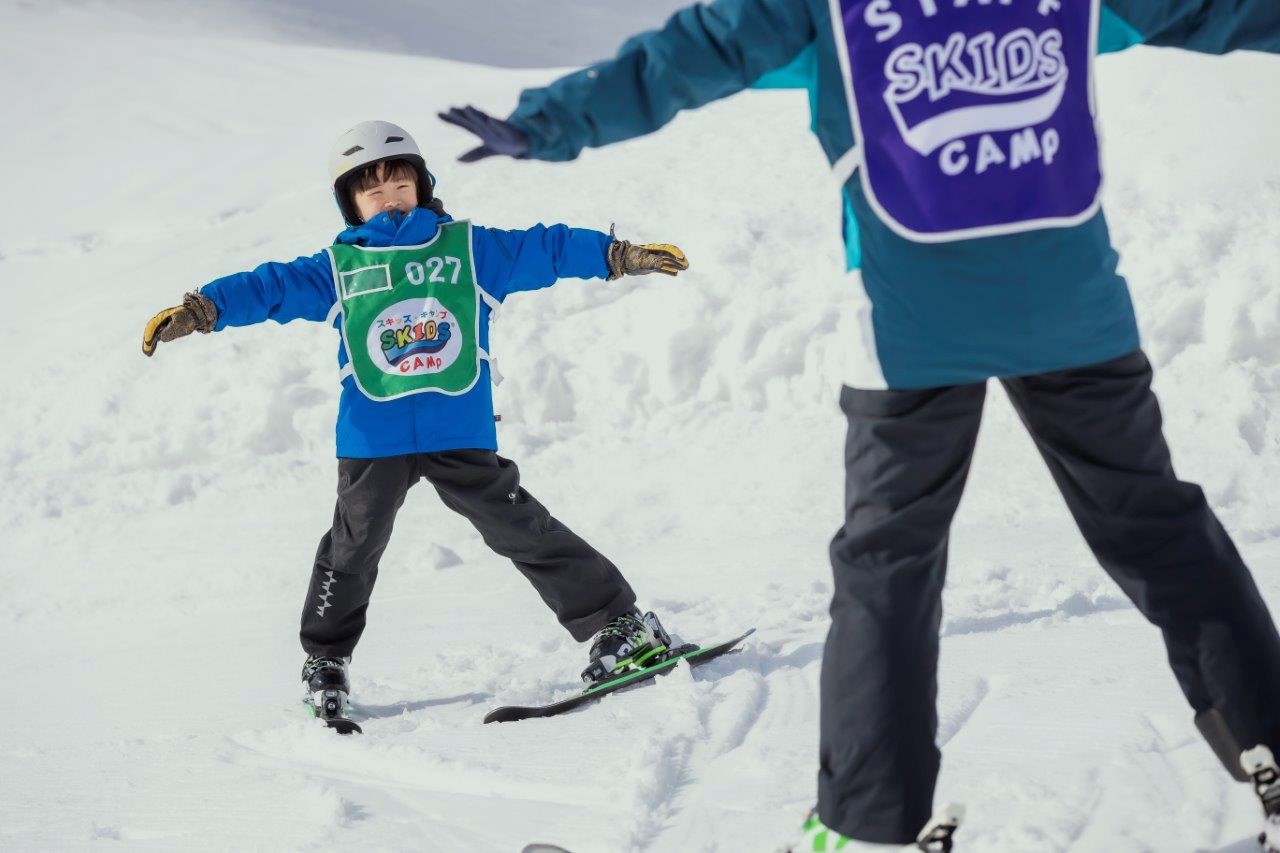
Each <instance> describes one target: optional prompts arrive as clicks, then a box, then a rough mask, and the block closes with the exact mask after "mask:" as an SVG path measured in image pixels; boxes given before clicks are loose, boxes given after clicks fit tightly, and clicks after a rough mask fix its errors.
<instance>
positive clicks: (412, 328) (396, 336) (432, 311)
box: [366, 298, 462, 376]
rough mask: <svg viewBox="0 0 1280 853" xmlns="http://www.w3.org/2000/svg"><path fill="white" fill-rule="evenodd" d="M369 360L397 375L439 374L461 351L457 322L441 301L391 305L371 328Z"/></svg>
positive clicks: (387, 371) (431, 300) (367, 340)
mask: <svg viewBox="0 0 1280 853" xmlns="http://www.w3.org/2000/svg"><path fill="white" fill-rule="evenodd" d="M366 345H367V347H368V350H369V357H370V358H371V359H373V363H374V364H376V365H377V366H378V367H379V369H381V370H382V371H383V372H384V373H389V374H392V375H394V376H417V375H421V374H426V373H439V372H440V371H442V370H444V369H445V368H447V367H448V366H449V365H451V364H453V363H454V361H456V360H457V358H458V353H459V352H461V350H462V336H461V335H460V334H459V330H458V326H457V319H456V318H455V317H454V316H453V314H452V313H451V312H450V311H449V310H448V309H446V308H445V307H444V306H443V305H442V304H440V302H439V300H437V299H434V298H428V299H407V300H404V301H402V302H397V303H396V304H394V305H392V306H390V307H389V308H387V309H386V310H385V311H383V312H382V313H381V314H380V315H379V316H378V318H377V319H375V320H374V321H373V322H372V323H370V325H369V334H368V337H367V339H366Z"/></svg>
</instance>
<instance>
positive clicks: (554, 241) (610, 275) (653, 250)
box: [473, 225, 689, 301]
mask: <svg viewBox="0 0 1280 853" xmlns="http://www.w3.org/2000/svg"><path fill="white" fill-rule="evenodd" d="M473 245H474V247H475V259H476V276H477V278H478V280H479V283H480V286H481V287H483V288H484V289H485V290H486V291H487V292H488V293H489V294H491V295H492V296H493V297H494V298H496V299H498V300H499V301H501V300H502V299H504V298H506V296H507V295H508V294H510V293H515V292H516V291H520V290H537V289H539V288H543V287H549V286H550V285H552V284H555V283H556V281H557V280H559V279H562V278H606V279H610V280H612V279H616V278H620V277H621V276H624V275H644V274H646V273H652V272H661V273H665V274H667V275H676V274H677V273H678V272H680V271H682V270H686V269H688V268H689V261H688V260H687V259H686V258H685V256H684V252H682V251H680V249H679V248H677V247H676V246H673V245H671V244H669V243H650V244H644V245H639V244H633V243H629V242H627V241H626V240H615V239H614V238H613V235H612V234H605V233H604V232H601V231H592V230H590V229H587V228H570V227H568V226H567V225H552V226H546V225H535V226H534V227H532V228H529V229H526V230H524V231H502V230H498V229H496V228H481V227H477V228H476V229H475V230H474V232H473Z"/></svg>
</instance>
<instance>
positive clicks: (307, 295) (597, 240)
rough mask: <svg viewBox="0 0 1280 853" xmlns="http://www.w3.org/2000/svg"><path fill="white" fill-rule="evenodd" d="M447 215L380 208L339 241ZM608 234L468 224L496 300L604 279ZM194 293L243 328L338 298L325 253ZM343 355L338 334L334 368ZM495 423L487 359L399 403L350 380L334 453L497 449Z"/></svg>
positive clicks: (410, 242) (399, 236)
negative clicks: (460, 380) (447, 386)
mask: <svg viewBox="0 0 1280 853" xmlns="http://www.w3.org/2000/svg"><path fill="white" fill-rule="evenodd" d="M449 221H451V219H450V217H449V216H446V215H438V214H436V213H435V212H434V211H432V210H429V209H427V208H422V207H420V208H417V209H416V210H413V211H411V212H410V213H409V214H408V215H407V216H401V215H392V214H387V213H382V214H379V215H378V216H375V217H374V218H373V219H370V220H369V221H368V222H367V223H365V224H364V225H361V226H358V227H355V228H348V229H347V230H345V231H343V232H342V233H341V234H339V235H338V236H337V238H336V240H335V241H334V242H335V243H347V244H355V245H362V246H415V245H420V244H422V243H426V242H427V241H429V240H431V238H432V237H434V236H435V233H436V229H437V228H438V227H439V226H440V224H441V223H442V222H449ZM611 241H612V238H611V237H610V236H609V235H608V234H603V233H601V232H599V231H590V230H586V229H582V228H569V227H567V226H565V225H552V226H545V225H536V226H534V227H533V228H529V229H527V230H524V231H501V230H498V229H494V228H481V227H479V226H476V227H474V228H473V229H472V253H473V256H474V258H475V268H476V277H477V280H478V283H479V284H480V286H481V287H483V288H484V289H485V291H486V292H487V293H489V294H490V295H491V296H493V297H494V298H495V299H496V300H497V301H498V302H501V301H503V300H504V299H505V298H506V297H507V296H508V295H509V294H511V293H515V292H517V291H521V290H537V289H539V288H543V287H548V286H549V285H552V284H554V283H555V282H556V280H557V279H561V278H606V277H608V275H609V269H608V265H607V263H606V260H605V253H606V250H607V249H608V246H609V243H610V242H611ZM200 292H201V293H203V294H204V295H205V296H207V297H208V298H209V299H211V300H213V303H214V305H216V306H217V307H218V323H217V325H216V326H215V328H214V331H221V330H223V329H225V328H227V327H229V326H249V325H252V324H254V323H261V322H263V321H264V320H275V321H276V322H277V323H288V322H289V321H290V320H314V321H317V322H325V321H330V322H332V323H333V325H334V328H335V329H336V328H338V324H339V322H341V321H340V319H334V317H336V313H337V312H335V313H334V314H333V315H331V314H330V311H331V310H332V309H333V308H334V306H335V304H336V303H337V301H338V296H337V290H336V289H335V287H334V282H333V273H332V266H331V265H330V262H329V257H328V255H327V254H326V253H325V252H323V251H322V252H318V253H317V254H315V255H312V256H310V257H302V258H298V259H297V260H295V261H290V262H288V263H274V262H273V263H266V264H262V265H261V266H259V267H257V268H256V269H254V270H253V271H252V272H242V273H237V274H235V275H230V276H226V277H225V278H220V279H217V280H216V281H212V282H210V283H209V284H206V285H205V286H204V287H202V288H200ZM480 310H481V315H480V347H481V348H482V349H483V350H485V351H486V352H488V351H490V350H489V321H490V318H491V316H492V311H491V309H490V308H489V306H488V304H487V303H481V306H480ZM347 361H348V357H347V352H346V349H345V347H344V346H343V345H342V340H341V335H339V340H338V368H339V370H341V368H343V367H344V366H346V364H347ZM497 447H498V439H497V430H496V429H495V427H494V421H493V391H492V388H491V384H490V373H489V363H488V362H487V361H486V362H482V363H481V374H480V378H479V381H477V382H476V385H475V387H474V388H472V389H471V390H470V391H468V392H467V393H466V394H462V395H459V396H448V395H445V394H429V393H428V394H413V395H410V396H408V397H402V398H400V399H397V400H388V401H374V400H371V399H369V398H368V397H366V396H365V395H364V394H362V393H361V392H360V390H359V389H358V388H357V387H356V384H355V379H354V377H352V376H350V375H347V376H346V377H345V378H344V379H343V380H342V397H341V399H340V401H339V403H338V423H337V452H338V456H340V457H353V458H364V459H368V458H375V457H382V456H400V455H404V454H409V453H430V452H435V451H441V450H458V449H464V448H477V449H486V450H497Z"/></svg>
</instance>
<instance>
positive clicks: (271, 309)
mask: <svg viewBox="0 0 1280 853" xmlns="http://www.w3.org/2000/svg"><path fill="white" fill-rule="evenodd" d="M337 298H338V297H337V293H336V292H335V290H334V287H333V273H332V272H331V269H330V265H329V260H328V256H327V255H326V254H325V253H324V252H321V253H319V254H316V255H312V256H311V257H309V258H298V259H297V260H295V261H291V262H289V263H274V262H272V263H266V264H262V265H261V266H259V267H258V268H256V269H254V270H253V271H251V272H242V273H236V274H235V275H229V276H226V277H224V278H220V279H217V280H215V281H211V282H209V283H208V284H206V285H205V286H204V287H202V288H200V289H199V290H198V291H194V292H192V293H188V294H186V295H185V296H184V297H183V298H182V304H181V305H176V306H174V307H172V308H166V309H165V310H163V311H161V312H160V313H159V314H156V315H155V316H154V317H152V318H151V320H150V321H148V322H147V325H146V328H145V329H144V330H143V332H142V352H143V354H144V355H148V356H149V355H152V354H153V353H155V350H156V345H157V344H159V343H160V342H162V341H163V342H169V341H174V340H177V339H178V338H181V337H185V336H187V335H189V334H191V333H192V332H202V333H208V332H216V331H221V330H222V329H225V328H226V327H227V326H250V325H253V324H254V323H261V322H263V321H264V320H275V321H276V322H277V323H288V322H289V321H290V320H316V321H322V320H325V319H327V318H328V316H329V309H331V308H332V307H333V304H334V303H335V302H336V301H337Z"/></svg>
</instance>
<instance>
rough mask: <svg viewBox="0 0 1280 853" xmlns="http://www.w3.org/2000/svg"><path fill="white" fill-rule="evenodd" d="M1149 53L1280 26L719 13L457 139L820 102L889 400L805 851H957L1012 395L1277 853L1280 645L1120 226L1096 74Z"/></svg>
mask: <svg viewBox="0 0 1280 853" xmlns="http://www.w3.org/2000/svg"><path fill="white" fill-rule="evenodd" d="M1143 42H1145V43H1149V44H1153V45H1165V46H1171V47H1182V48H1188V49H1191V50H1196V51H1202V52H1205V53H1216V54H1220V53H1227V52H1229V51H1233V50H1240V49H1247V50H1259V51H1269V52H1272V53H1274V52H1280V2H1277V0H1105V2H1104V0H1070V2H1067V0H1017V2H1015V0H1001V2H1000V3H993V2H989V0H980V2H976V3H973V2H968V0H713V2H709V3H700V4H691V5H690V6H689V7H688V8H686V9H684V10H682V11H680V12H677V13H676V14H675V16H673V17H672V18H671V20H670V21H669V22H668V23H667V24H666V26H665V27H663V28H662V29H661V30H657V31H654V32H649V33H644V34H642V35H639V36H637V37H636V38H633V39H631V40H630V41H628V42H627V43H626V44H625V45H623V47H622V49H621V51H620V52H619V53H618V55H617V56H616V57H615V58H614V59H611V60H608V61H605V62H602V63H599V64H597V65H594V66H592V67H591V68H587V69H583V70H581V71H578V72H575V73H573V74H571V75H569V76H568V77H565V78H563V79H561V80H559V81H557V82H555V83H553V84H551V85H550V86H548V87H545V88H538V89H530V90H527V91H525V92H523V93H522V94H521V96H520V102H519V105H518V106H517V108H516V110H515V111H514V112H513V113H512V114H511V115H510V116H509V117H508V118H507V119H506V120H503V119H499V118H496V117H493V116H489V115H486V114H484V113H482V112H480V111H479V110H476V109H474V108H469V109H466V110H451V111H449V112H448V113H445V114H443V115H442V116H441V118H443V119H444V120H445V121H447V122H450V123H451V124H455V125H458V126H460V127H462V128H464V129H466V130H469V131H471V132H473V133H474V134H475V135H476V136H478V137H479V140H480V142H481V143H482V144H481V145H480V146H479V147H477V148H475V149H473V150H471V151H469V152H468V153H467V154H465V155H463V157H462V158H461V159H463V160H464V161H468V162H470V161H474V160H478V159H481V158H483V157H487V156H491V155H495V154H498V155H507V156H512V157H517V158H521V159H532V160H572V159H573V158H575V157H577V156H578V153H579V152H580V151H581V150H582V149H583V148H584V147H587V146H602V145H608V144H610V143H614V142H618V141H621V140H624V139H630V138H633V137H638V136H641V135H643V134H647V133H652V132H653V131H655V130H657V129H658V128H659V127H661V126H663V125H664V124H666V123H667V122H668V121H670V120H671V119H672V118H673V117H674V116H675V115H676V114H677V113H678V112H679V111H681V110H685V109H694V108H697V107H699V106H702V105H703V104H706V103H709V102H711V101H714V100H717V99H719V98H723V97H726V96H728V95H731V94H733V93H735V92H737V91H739V90H742V89H744V88H747V87H749V86H753V85H758V86H764V85H772V86H777V85H798V86H800V87H804V88H807V89H808V90H809V98H810V105H811V108H812V110H813V113H814V115H813V123H812V128H813V131H814V133H815V134H816V135H817V137H818V140H819V142H820V143H821V144H822V147H823V150H824V152H825V153H826V155H827V159H828V162H829V163H830V164H831V167H832V170H833V171H834V177H835V178H837V179H838V181H839V182H840V183H841V184H842V186H843V223H842V230H843V233H844V235H845V239H846V248H847V253H848V260H849V266H850V267H854V266H858V262H859V260H860V259H863V258H865V260H866V263H865V264H862V277H861V281H862V284H863V285H864V286H865V289H866V294H867V297H868V299H869V300H870V302H871V305H872V312H871V322H870V326H871V327H872V329H873V334H874V349H875V356H876V358H875V360H874V362H873V364H872V365H870V366H871V367H872V368H873V371H872V372H879V373H880V374H881V375H879V376H877V377H875V378H874V379H870V378H868V379H867V380H866V381H863V382H860V383H859V384H860V385H861V387H858V388H854V387H846V388H845V389H844V391H843V392H842V395H841V400H840V402H841V405H842V407H843V409H844V412H845V414H846V415H847V417H848V421H849V432H848V443H847V447H846V453H845V463H846V482H847V488H846V495H847V501H846V504H845V507H844V509H845V523H844V524H843V525H842V526H841V528H840V529H839V531H838V532H837V533H836V535H835V538H834V540H833V541H832V543H831V551H830V556H831V562H832V566H833V569H834V580H835V596H834V600H833V601H832V605H831V620H832V622H831V630H830V633H829V634H828V637H827V643H826V651H825V653H824V656H823V662H822V678H821V722H820V729H821V731H820V743H821V745H820V749H819V763H820V766H819V772H818V806H817V810H816V814H815V815H814V816H813V817H812V818H811V819H810V820H809V821H808V822H806V823H805V825H804V829H803V831H802V840H801V842H800V843H799V844H798V845H797V846H796V848H795V849H797V850H799V849H803V850H815V851H820V850H842V851H844V853H854V851H871V850H883V851H889V850H899V849H910V850H918V849H928V850H942V849H950V846H951V832H952V830H954V828H955V825H956V822H957V815H956V814H955V813H945V814H943V815H942V816H941V817H940V819H939V820H937V821H935V822H933V823H932V824H931V823H930V821H929V818H930V814H931V809H932V802H933V794H934V784H935V782H936V780H937V775H938V767H939V759H940V755H939V751H938V748H937V746H936V744H935V736H936V734H937V724H938V717H937V713H936V710H935V698H936V696H937V663H938V650H939V641H938V630H939V624H940V622H941V618H942V611H941V596H942V586H943V580H944V577H945V574H946V561H947V542H948V535H949V529H950V525H951V519H952V516H953V514H954V512H955V510H956V507H957V505H958V504H959V501H960V495H961V492H962V491H963V489H964V482H965V477H966V475H967V474H968V471H969V462H970V459H971V457H972V453H973V447H974V441H975V439H976V437H977V433H978V425H979V422H980V420H981V417H982V408H983V400H984V395H985V393H986V386H987V380H988V379H989V378H997V379H999V380H1000V382H1001V383H1002V384H1003V385H1004V387H1005V389H1006V391H1007V392H1008V394H1009V397H1010V400H1011V401H1012V403H1013V405H1014V407H1015V408H1016V409H1017V411H1018V414H1019V415H1020V416H1021V418H1022V421H1023V423H1024V424H1025V425H1026V427H1027V429H1028V430H1029V431H1030V433H1031V434H1032V436H1033V438H1034V439H1035V442H1036V445H1037V447H1038V448H1039V450H1040V452H1041V454H1042V455H1043V457H1044V459H1045V461H1046V463H1047V464H1048V466H1049V469H1050V471H1051V473H1052V475H1053V477H1054V480H1055V481H1056V483H1057V485H1058V488H1059V490H1060V491H1061V492H1062V494H1063V496H1064V497H1065V499H1066V501H1067V505H1068V507H1069V508H1070V510H1071V513H1072V515H1073V516H1074V517H1075V520H1076V522H1077V524H1078V526H1079V527H1080V530H1081V532H1082V533H1083V534H1084V536H1085V539H1086V541H1087V542H1088V544H1089V546H1090V547H1091V548H1092V549H1093V552H1094V554H1095V555H1096V556H1097V558H1098V560H1099V562H1100V563H1101V564H1102V566H1103V568H1104V569H1105V570H1106V571H1107V572H1108V573H1109V574H1110V575H1111V577H1112V578H1114V579H1115V581H1116V583H1117V584H1118V585H1119V586H1120V587H1121V589H1122V590H1123V591H1124V592H1125V593H1126V594H1127V595H1128V596H1129V598H1130V599H1132V601H1133V602H1134V604H1135V605H1136V606H1137V607H1138V608H1139V609H1140V610H1141V611H1142V613H1143V615H1144V616H1146V617H1147V619H1148V620H1150V621H1151V622H1152V623H1153V624H1154V625H1156V626H1157V627H1158V628H1160V630H1161V631H1162V632H1163V635H1164V640H1165V644H1166V646H1167V647H1168V652H1169V661H1170V664H1171V665H1172V668H1173V671H1174V675H1175V677H1176V678H1177V681H1178V684H1179V686H1180V687H1181V688H1182V690H1183V693H1184V694H1185V695H1186V698H1187V701H1188V703H1189V704H1190V705H1191V707H1192V709H1193V711H1194V713H1195V722H1196V725H1197V728H1199V730H1200V732H1201V733H1202V734H1203V736H1204V737H1205V739H1206V740H1207V741H1208V743H1209V745H1210V746H1211V747H1212V748H1213V750H1214V752H1215V753H1216V754H1217V755H1218V757H1219V758H1220V759H1221V760H1222V761H1223V763H1224V764H1225V766H1226V768H1227V770H1228V771H1229V772H1231V773H1232V775H1234V776H1235V777H1236V778H1237V779H1240V780H1241V781H1251V782H1252V783H1253V784H1254V786H1255V788H1256V790H1257V793H1258V794H1259V795H1260V797H1261V800H1262V805H1263V809H1264V811H1265V813H1266V815H1267V817H1266V819H1265V820H1266V830H1265V832H1266V845H1267V849H1268V850H1269V851H1275V853H1280V769H1278V768H1277V766H1276V763H1275V761H1274V752H1275V751H1276V750H1280V636H1277V633H1276V627H1275V624H1274V622H1273V620H1272V618H1271V615H1270V613H1269V612H1268V610H1267V606H1266V604H1265V603H1264V601H1263V600H1262V597H1261V596H1260V595H1259V594H1258V590H1257V588H1256V586H1255V585H1254V582H1253V579H1252V577H1251V575H1250V573H1249V570H1248V568H1247V567H1246V566H1245V564H1244V562H1243V560H1241V558H1240V555H1239V554H1238V553H1237V551H1236V548H1235V546H1234V545H1233V544H1232V542H1231V539H1230V537H1229V536H1228V535H1227V532H1226V531H1225V530H1224V529H1223V527H1222V525H1221V524H1220V523H1219V522H1218V519H1217V518H1216V517H1215V516H1214V513H1213V510H1212V508H1211V507H1210V506H1209V504H1208V502H1207V501H1206V499H1205V496H1204V493H1203V492H1202V491H1201V490H1200V488H1199V487H1198V486H1196V485H1194V484H1192V483H1187V482H1184V481H1181V480H1179V479H1178V478H1177V476H1176V475H1175V474H1174V469H1173V464H1172V462H1171V460H1170V454H1169V448H1168V446H1167V445H1166V443H1165V440H1164V435H1163V430H1162V424H1161V415H1160V408H1159V405H1158V404H1157V401H1156V398H1155V395H1154V394H1153V393H1152V391H1151V379H1152V370H1151V365H1150V363H1149V362H1148V361H1147V358H1146V356H1145V355H1144V354H1143V352H1142V350H1141V348H1140V343H1139V340H1138V326H1137V322H1136V320H1135V317H1134V312H1133V305H1132V303H1131V301H1130V298H1129V292H1128V288H1127V287H1126V284H1125V281H1124V278H1123V277H1122V276H1120V275H1119V273H1118V272H1117V271H1116V264H1117V261H1118V256H1117V254H1116V252H1115V250H1114V249H1113V248H1112V245H1111V238H1110V235H1109V233H1108V229H1107V221H1106V218H1105V217H1104V215H1103V213H1102V210H1101V201H1100V199H1101V194H1100V189H1101V177H1102V175H1101V166H1100V150H1099V140H1098V135H1097V131H1096V127H1095V122H1094V82H1095V81H1094V76H1093V65H1094V60H1095V56H1096V54H1097V53H1099V52H1102V51H1108V50H1119V49H1123V48H1125V47H1129V46H1132V45H1134V44H1139V43H1143ZM776 153H777V156H779V157H785V156H787V155H788V152H785V151H779V152H776ZM876 369H878V371H877V370H876ZM922 827H924V829H923V830H922ZM903 845H906V847H904V846H903Z"/></svg>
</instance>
